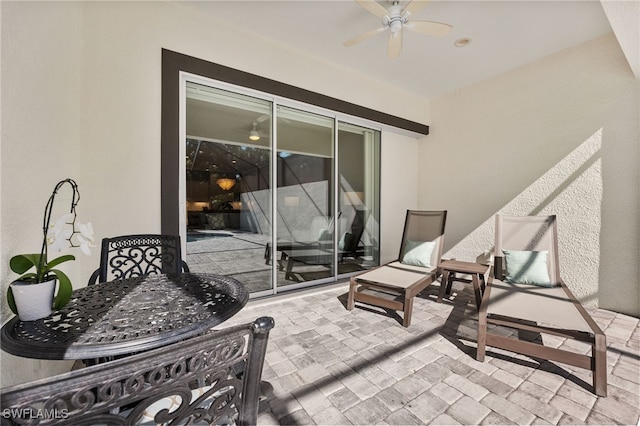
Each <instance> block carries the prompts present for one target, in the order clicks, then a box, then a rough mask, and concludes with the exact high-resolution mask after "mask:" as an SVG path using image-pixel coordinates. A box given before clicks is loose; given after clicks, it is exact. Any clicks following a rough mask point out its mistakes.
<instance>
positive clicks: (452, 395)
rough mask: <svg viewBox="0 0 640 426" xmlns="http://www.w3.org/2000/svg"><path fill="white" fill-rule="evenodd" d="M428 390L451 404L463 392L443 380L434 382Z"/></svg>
mask: <svg viewBox="0 0 640 426" xmlns="http://www.w3.org/2000/svg"><path fill="white" fill-rule="evenodd" d="M429 391H430V392H431V393H432V394H434V395H436V396H437V397H438V398H440V399H442V400H443V401H445V402H446V403H447V404H449V405H451V404H453V403H454V402H456V401H457V400H459V399H460V398H461V397H462V396H463V395H464V394H463V393H462V392H460V391H458V390H456V389H454V388H452V387H451V386H449V385H448V384H446V383H444V382H438V383H436V384H435V385H434V386H433V387H431V389H429Z"/></svg>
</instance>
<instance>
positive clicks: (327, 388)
mask: <svg viewBox="0 0 640 426" xmlns="http://www.w3.org/2000/svg"><path fill="white" fill-rule="evenodd" d="M314 385H315V386H316V387H317V388H318V389H320V392H322V394H323V395H324V396H329V395H331V394H332V393H334V392H337V391H339V390H340V389H344V384H343V383H342V382H341V381H340V380H338V379H336V378H335V377H333V376H325V377H323V378H322V379H321V380H318V381H316V382H314Z"/></svg>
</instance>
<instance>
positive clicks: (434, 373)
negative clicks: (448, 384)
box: [415, 362, 451, 383]
mask: <svg viewBox="0 0 640 426" xmlns="http://www.w3.org/2000/svg"><path fill="white" fill-rule="evenodd" d="M450 374H451V370H449V369H448V368H445V367H444V366H442V365H440V364H439V363H437V362H436V363H432V364H429V365H425V366H424V367H422V368H421V369H420V370H418V371H416V372H415V375H417V376H421V377H424V378H425V379H427V380H428V381H430V382H432V383H436V382H439V381H441V380H444V378H445V377H447V376H448V375H450Z"/></svg>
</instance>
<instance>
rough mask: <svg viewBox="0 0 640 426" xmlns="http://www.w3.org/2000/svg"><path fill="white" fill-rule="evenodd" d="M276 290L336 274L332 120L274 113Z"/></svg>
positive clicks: (280, 109)
mask: <svg viewBox="0 0 640 426" xmlns="http://www.w3.org/2000/svg"><path fill="white" fill-rule="evenodd" d="M276 111H277V112H276V118H277V127H276V138H277V143H276V146H277V163H276V164H277V167H276V179H277V191H276V196H277V201H276V217H277V223H276V229H277V233H276V235H277V239H276V245H277V247H276V253H275V254H276V256H275V258H276V262H277V263H278V271H279V272H278V286H279V287H282V286H287V285H294V284H296V283H301V282H306V281H314V280H321V279H327V278H332V277H333V276H334V274H335V268H334V266H335V253H334V241H335V232H334V230H335V217H334V210H335V209H334V206H335V203H334V140H335V137H334V119H333V118H328V117H324V116H321V115H318V114H313V113H310V112H306V111H300V110H296V109H292V108H288V107H284V106H280V105H279V106H278V107H277V109H276Z"/></svg>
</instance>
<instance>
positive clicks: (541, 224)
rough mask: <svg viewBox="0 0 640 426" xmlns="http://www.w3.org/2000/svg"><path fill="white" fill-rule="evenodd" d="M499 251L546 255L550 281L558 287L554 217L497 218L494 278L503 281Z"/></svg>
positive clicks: (556, 240) (501, 255) (502, 216)
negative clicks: (536, 252) (531, 252)
mask: <svg viewBox="0 0 640 426" xmlns="http://www.w3.org/2000/svg"><path fill="white" fill-rule="evenodd" d="M502 250H522V251H545V250H546V251H548V253H549V254H548V258H547V268H548V271H549V279H550V280H551V282H552V283H554V284H559V283H560V268H559V262H558V229H557V221H556V216H555V215H551V216H506V215H501V214H498V215H496V244H495V257H496V268H495V269H496V272H495V274H496V278H498V279H502V272H503V269H502V265H504V262H502V257H503V253H502Z"/></svg>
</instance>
